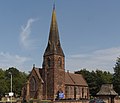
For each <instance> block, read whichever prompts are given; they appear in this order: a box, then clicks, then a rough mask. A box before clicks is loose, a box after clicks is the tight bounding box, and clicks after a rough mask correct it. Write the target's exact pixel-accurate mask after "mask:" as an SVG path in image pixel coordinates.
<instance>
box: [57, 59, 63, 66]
mask: <svg viewBox="0 0 120 103" xmlns="http://www.w3.org/2000/svg"><path fill="white" fill-rule="evenodd" d="M61 65H62V59H61V58H60V57H59V58H58V66H59V67H61Z"/></svg>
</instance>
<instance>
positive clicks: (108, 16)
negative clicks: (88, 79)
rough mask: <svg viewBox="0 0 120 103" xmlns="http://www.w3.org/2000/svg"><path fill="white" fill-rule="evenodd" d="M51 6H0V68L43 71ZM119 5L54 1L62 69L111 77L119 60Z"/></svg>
mask: <svg viewBox="0 0 120 103" xmlns="http://www.w3.org/2000/svg"><path fill="white" fill-rule="evenodd" d="M53 2H54V0H0V68H4V69H8V68H9V67H16V68H18V69H19V70H20V71H25V72H28V71H31V69H32V65H33V64H35V65H36V67H42V61H43V53H44V51H45V48H46V46H47V41H48V35H49V28H50V22H51V15H52V8H53ZM119 5H120V0H56V14H57V22H58V27H59V34H60V40H61V45H62V48H63V50H64V53H65V68H66V70H70V71H71V72H73V71H76V70H80V69H81V68H87V70H90V71H91V70H96V69H100V70H106V71H110V72H113V67H114V65H115V63H116V59H117V57H119V55H120V6H119Z"/></svg>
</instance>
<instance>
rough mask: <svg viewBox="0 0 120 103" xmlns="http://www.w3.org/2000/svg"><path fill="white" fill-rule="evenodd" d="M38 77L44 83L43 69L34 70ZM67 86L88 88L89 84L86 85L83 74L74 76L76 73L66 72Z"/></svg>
mask: <svg viewBox="0 0 120 103" xmlns="http://www.w3.org/2000/svg"><path fill="white" fill-rule="evenodd" d="M33 69H34V70H35V72H36V74H37V76H38V78H39V79H41V80H42V83H44V81H43V79H42V77H41V75H40V72H41V69H40V68H33ZM65 85H71V86H74V85H77V86H86V87H87V86H88V84H87V83H86V81H85V79H84V78H83V76H82V75H81V74H74V73H69V72H65Z"/></svg>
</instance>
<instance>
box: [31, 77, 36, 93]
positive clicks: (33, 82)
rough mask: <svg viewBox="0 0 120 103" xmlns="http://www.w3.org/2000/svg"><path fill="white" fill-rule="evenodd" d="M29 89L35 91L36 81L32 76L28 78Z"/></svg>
mask: <svg viewBox="0 0 120 103" xmlns="http://www.w3.org/2000/svg"><path fill="white" fill-rule="evenodd" d="M30 90H31V91H35V90H36V81H35V78H34V77H32V78H31V80H30Z"/></svg>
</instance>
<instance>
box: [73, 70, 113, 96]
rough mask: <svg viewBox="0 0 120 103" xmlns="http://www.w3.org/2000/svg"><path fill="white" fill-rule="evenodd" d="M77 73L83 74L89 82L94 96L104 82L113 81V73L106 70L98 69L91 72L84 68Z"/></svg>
mask: <svg viewBox="0 0 120 103" xmlns="http://www.w3.org/2000/svg"><path fill="white" fill-rule="evenodd" d="M75 73H77V74H82V75H83V77H84V78H85V80H86V81H87V83H88V86H89V90H90V94H91V95H92V96H95V95H96V93H98V91H99V90H100V87H101V85H102V84H105V83H111V82H112V74H111V73H110V72H106V71H104V72H103V71H101V70H96V71H91V72H89V71H87V70H86V69H82V70H80V71H77V72H75Z"/></svg>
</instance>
